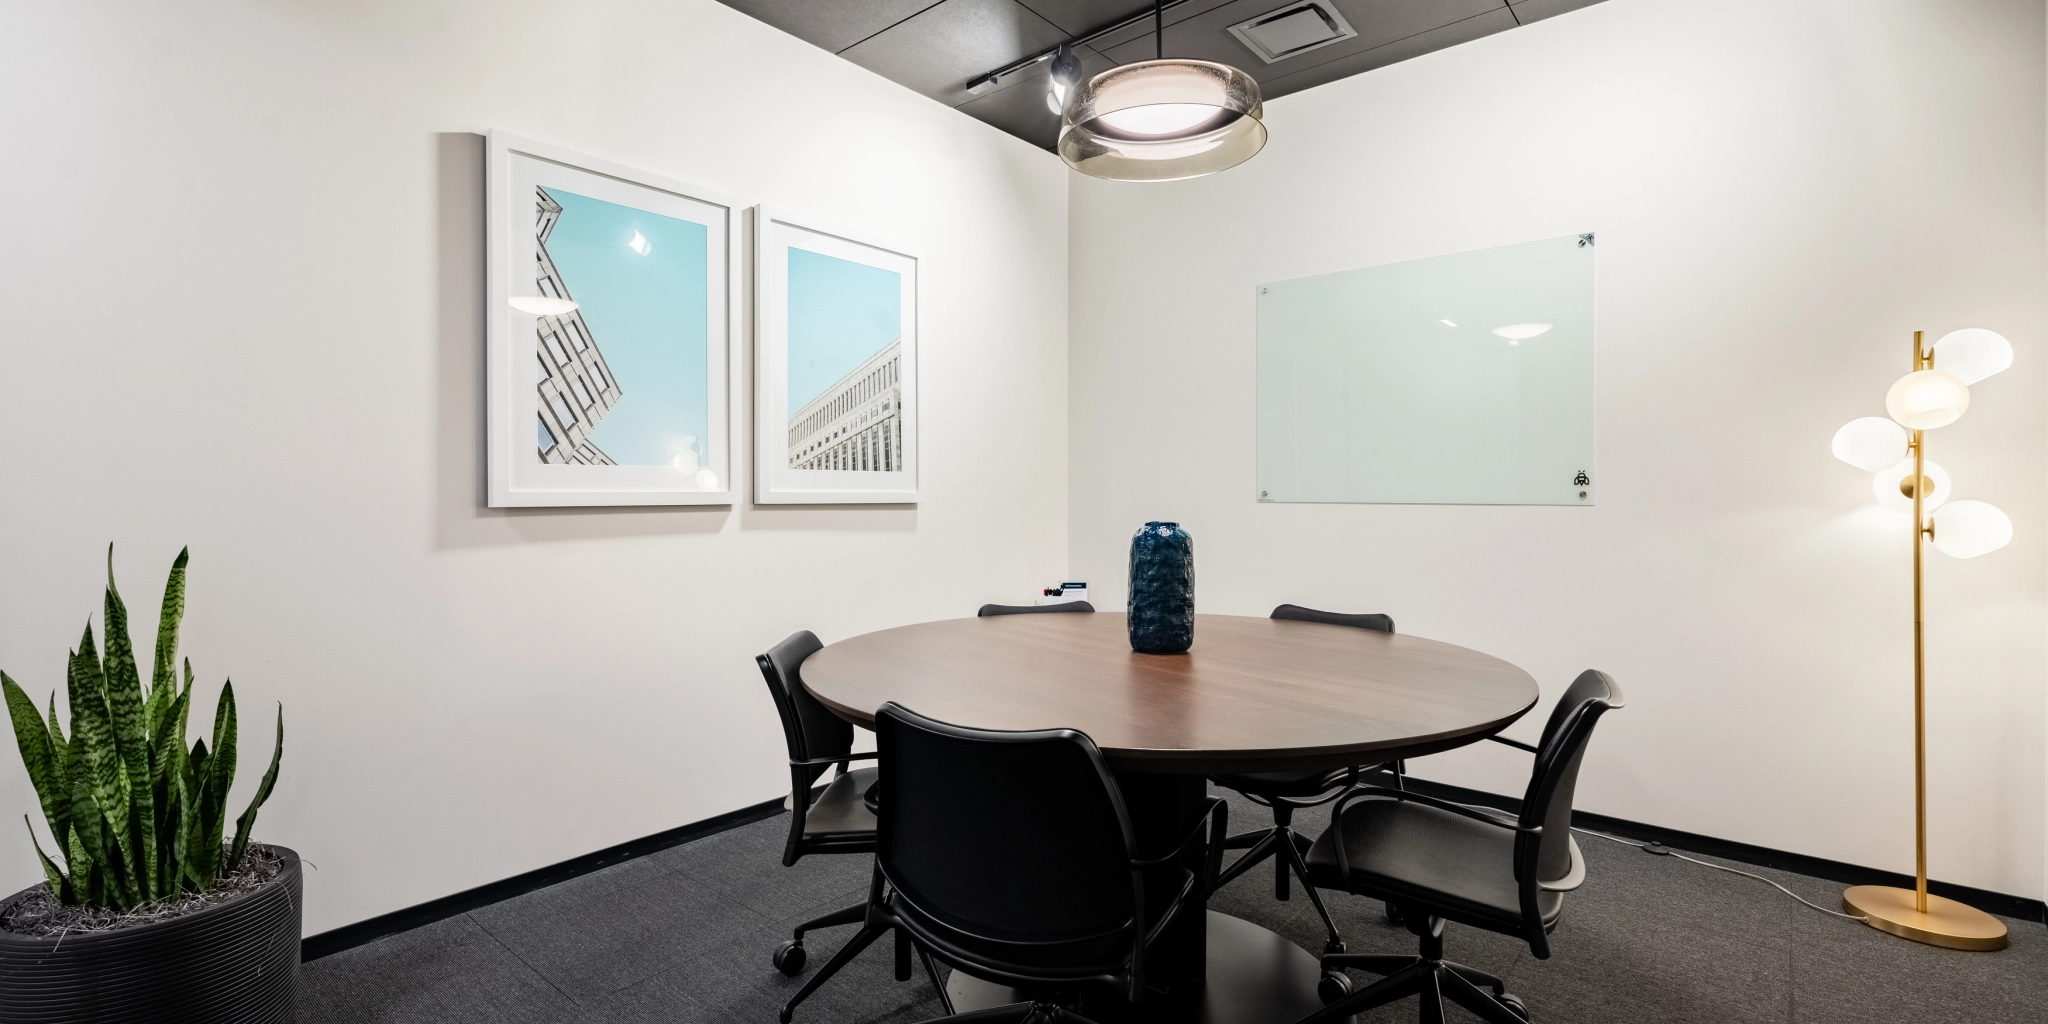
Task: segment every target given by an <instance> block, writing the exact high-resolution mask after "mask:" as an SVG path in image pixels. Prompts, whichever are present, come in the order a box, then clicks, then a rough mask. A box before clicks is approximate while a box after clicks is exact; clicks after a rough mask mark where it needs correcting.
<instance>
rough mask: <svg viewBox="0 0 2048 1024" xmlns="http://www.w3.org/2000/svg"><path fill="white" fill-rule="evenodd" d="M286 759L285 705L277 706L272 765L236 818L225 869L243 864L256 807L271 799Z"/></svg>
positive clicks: (271, 754)
mask: <svg viewBox="0 0 2048 1024" xmlns="http://www.w3.org/2000/svg"><path fill="white" fill-rule="evenodd" d="M282 760H284V705H283V704H279V705H278V706H277V745H276V746H274V747H272V748H271V749H270V767H269V768H268V769H267V770H265V771H264V773H263V781H262V783H261V784H259V785H258V786H257V787H256V798H255V799H253V800H250V801H249V808H248V809H247V810H245V811H243V812H242V816H241V817H239V818H236V819H235V845H234V849H232V850H230V851H228V863H227V867H226V869H225V870H227V871H233V870H235V869H236V868H238V867H241V866H242V854H243V853H244V852H246V851H247V850H248V849H249V830H250V829H251V828H252V827H254V826H255V824H256V809H257V808H259V807H262V806H263V801H265V800H268V799H270V791H271V789H273V788H275V787H276V786H277V765H278V762H279V761H282Z"/></svg>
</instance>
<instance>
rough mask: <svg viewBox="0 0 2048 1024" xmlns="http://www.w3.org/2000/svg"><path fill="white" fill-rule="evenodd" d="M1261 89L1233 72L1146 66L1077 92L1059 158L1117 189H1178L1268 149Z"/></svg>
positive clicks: (1190, 65)
mask: <svg viewBox="0 0 2048 1024" xmlns="http://www.w3.org/2000/svg"><path fill="white" fill-rule="evenodd" d="M1263 113H1264V111H1263V108H1262V107H1261V106H1260V104H1259V83H1257V82H1256V81H1253V80H1252V77H1251V76H1250V75H1247V74H1245V73H1244V72H1242V71H1239V70H1238V69H1236V68H1234V67H1231V66H1229V65H1228V64H1217V63H1214V62H1212V61H1206V60H1146V61H1139V62H1137V63H1135V64H1125V65H1123V66H1122V67H1115V68H1111V69H1109V70H1108V71H1105V72H1103V73H1101V74H1099V75H1096V76H1095V77H1094V78H1091V79H1089V80H1088V81H1086V82H1084V83H1082V84H1081V85H1079V86H1077V87H1076V88H1075V89H1074V92H1073V95H1071V96H1068V97H1067V101H1066V105H1065V108H1064V109H1063V110H1062V112H1061V116H1060V141H1059V152H1060V158H1061V159H1063V160H1065V161H1066V162H1067V165H1068V166H1070V167H1072V168H1074V169H1075V170H1077V171H1080V172H1081V173H1082V174H1086V175H1090V176H1092V177H1097V178H1110V179H1113V180H1116V181H1173V180H1176V179H1180V178H1193V177H1198V176H1200V175H1204V174H1214V173H1215V172H1217V171H1221V170H1227V169H1229V168H1232V167H1236V166H1237V165H1238V164H1241V163H1243V162H1245V161H1246V160H1249V159H1251V158H1252V157H1253V156H1254V155H1255V154H1257V153H1258V151H1259V150H1260V149H1261V148H1263V147H1264V146H1265V145H1266V126H1265V125H1264V124H1262V123H1260V121H1259V118H1260V117H1261V116H1262V114H1263Z"/></svg>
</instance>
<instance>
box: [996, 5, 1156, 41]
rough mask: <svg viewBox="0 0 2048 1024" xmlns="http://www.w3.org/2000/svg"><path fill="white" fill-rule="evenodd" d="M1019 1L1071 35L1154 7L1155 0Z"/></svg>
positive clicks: (1112, 22) (1092, 29)
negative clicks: (1153, 0) (1153, 1)
mask: <svg viewBox="0 0 2048 1024" xmlns="http://www.w3.org/2000/svg"><path fill="white" fill-rule="evenodd" d="M1017 2H1018V3H1020V4H1023V5H1024V6H1026V7H1029V8H1031V9H1032V10H1033V11H1036V12H1038V16H1039V17H1041V18H1044V19H1045V20H1047V21H1049V22H1052V23H1053V24H1055V25H1058V26H1059V28H1060V31H1062V32H1065V33H1066V34H1068V35H1070V36H1078V35H1080V34H1081V33H1083V32H1092V31H1094V30H1095V29H1098V28H1101V27H1102V26H1104V25H1109V24H1114V23H1115V22H1116V21H1118V20H1119V19H1122V18H1128V17H1130V16H1131V15H1133V14H1136V13H1138V12H1139V11H1149V10H1151V9H1152V0H1017Z"/></svg>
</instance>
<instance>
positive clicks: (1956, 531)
mask: <svg viewBox="0 0 2048 1024" xmlns="http://www.w3.org/2000/svg"><path fill="white" fill-rule="evenodd" d="M2010 543H2012V520H2011V519H2010V518H2008V517H2007V516H2006V514H2005V513H2003V512H2000V511H1999V510H1998V506H1996V505H1992V504H1988V503H1986V502H1982V501H1958V502H1956V503H1954V504H1952V505H1943V506H1942V507H1941V511H1939V512H1936V513H1935V514H1934V546H1935V548H1936V549H1937V550H1939V551H1940V552H1941V553H1942V554H1944V555H1947V556H1949V557H1950V558H1975V557H1977V556H1978V555H1982V554H1988V553H1990V552H1993V551H1996V550H1998V549H1999V548H2002V547H2004V546H2006V545H2007V544H2010Z"/></svg>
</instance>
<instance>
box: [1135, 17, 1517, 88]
mask: <svg viewBox="0 0 2048 1024" xmlns="http://www.w3.org/2000/svg"><path fill="white" fill-rule="evenodd" d="M1288 2H1290V0H1232V2H1230V3H1227V4H1224V5H1222V6H1220V7H1216V8H1213V9H1211V10H1209V11H1206V12H1204V13H1202V14H1200V15H1197V16H1195V17H1192V18H1189V19H1188V20H1186V21H1184V22H1182V23H1181V24H1179V25H1168V26H1167V27H1166V55H1167V56H1169V57H1194V58H1196V59H1199V60H1213V61H1219V62H1221V63H1224V64H1229V65H1231V66H1233V67H1237V68H1242V69H1243V70H1244V71H1246V72H1248V73H1250V74H1251V76H1252V77H1253V78H1256V79H1258V80H1259V82H1260V84H1261V85H1263V84H1264V83H1265V82H1266V80H1267V79H1269V78H1278V77H1280V76H1283V75H1292V74H1295V73H1298V72H1299V71H1301V70H1302V69H1304V68H1309V67H1314V66H1316V65H1318V64H1326V63H1329V62H1331V61H1334V60H1340V59H1342V58H1344V57H1347V56H1350V55H1351V54H1354V53H1361V52H1363V51H1366V50H1370V49H1372V48H1374V47H1377V46H1384V45H1386V44H1388V43H1391V42H1393V41H1395V40H1397V39H1405V38H1407V37H1409V36H1412V35H1416V34H1417V33H1421V32H1427V31H1429V30H1430V29H1434V28H1438V27H1441V26H1444V25H1449V24H1452V23H1455V22H1459V21H1463V20H1465V19H1466V18H1470V17H1474V16H1476V15H1480V14H1486V13H1489V12H1491V13H1495V14H1499V15H1500V16H1501V17H1504V18H1508V24H1509V26H1510V27H1512V26H1513V25H1514V19H1513V18H1511V17H1508V10H1507V6H1506V5H1505V4H1504V3H1502V0H1333V3H1332V6H1334V7H1336V8H1337V10H1338V11H1340V12H1341V13H1342V14H1343V15H1344V19H1345V20H1346V21H1349V22H1350V23H1351V27H1352V28H1353V29H1354V30H1356V31H1357V32H1358V35H1357V36H1356V37H1355V38H1352V39H1346V40H1344V41H1343V42H1340V43H1332V44H1330V45H1328V46H1323V47H1318V48H1316V49H1314V50H1309V51H1308V52H1306V53H1301V54H1297V55H1296V56H1293V57H1289V58H1286V59H1284V60H1281V61H1279V62H1277V63H1273V64H1267V63H1265V62H1264V61H1261V60H1260V59H1259V58H1258V55H1256V54H1254V53H1252V51H1251V50H1249V49H1247V48H1246V47H1245V45H1244V44H1243V43H1241V42H1238V40H1237V37H1236V36H1233V35H1231V34H1230V26H1232V25H1235V24H1237V23H1238V22H1241V21H1246V20H1249V19H1251V18H1256V17H1258V16H1259V15H1261V14H1265V13H1267V12H1269V11H1275V10H1278V9H1280V8H1281V7H1284V6H1286V4H1287V3H1288ZM1103 52H1104V53H1106V54H1107V55H1108V56H1109V57H1111V58H1112V59H1115V60H1118V61H1133V60H1145V59H1148V58H1150V57H1151V56H1152V38H1151V33H1146V34H1145V35H1144V36H1142V37H1140V38H1138V39H1134V40H1131V41H1130V42H1127V43H1124V44H1122V45H1119V46H1114V47H1109V48H1106V49H1104V51H1103Z"/></svg>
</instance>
